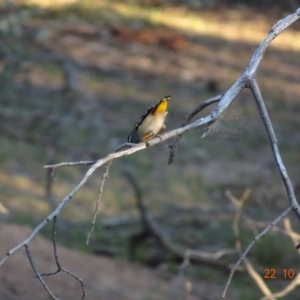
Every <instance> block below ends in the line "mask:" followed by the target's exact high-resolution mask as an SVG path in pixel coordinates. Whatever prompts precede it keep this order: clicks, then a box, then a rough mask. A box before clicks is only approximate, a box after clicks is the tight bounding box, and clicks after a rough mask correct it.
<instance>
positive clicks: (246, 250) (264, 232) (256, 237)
mask: <svg viewBox="0 0 300 300" xmlns="http://www.w3.org/2000/svg"><path fill="white" fill-rule="evenodd" d="M291 210H292V207H291V206H288V207H287V208H286V209H285V211H284V212H283V213H282V214H281V215H280V216H278V217H277V218H276V219H275V220H274V221H273V222H271V223H270V224H269V225H268V226H267V227H266V228H265V229H264V230H263V231H261V232H260V233H259V234H258V235H257V236H255V237H254V239H253V240H252V242H251V243H250V244H249V245H248V247H247V248H246V249H245V250H244V252H243V253H242V255H241V257H240V258H239V260H238V261H237V262H236V263H235V265H234V266H233V268H232V269H231V272H230V274H229V277H228V280H227V282H226V285H225V288H224V290H223V293H222V298H225V296H226V292H227V289H228V287H229V285H230V282H231V279H232V277H233V274H234V272H235V271H236V268H237V267H238V266H239V265H240V263H241V262H242V261H243V260H244V259H245V257H246V255H247V254H248V252H249V251H250V249H251V248H252V246H253V245H254V244H255V243H256V242H257V241H258V240H259V239H260V238H261V237H262V236H264V235H265V234H266V233H267V232H268V231H269V230H270V229H271V228H272V227H273V226H274V225H276V224H277V223H278V222H279V221H280V220H281V219H282V218H283V217H285V216H286V215H287V214H288V213H289V212H290V211H291Z"/></svg>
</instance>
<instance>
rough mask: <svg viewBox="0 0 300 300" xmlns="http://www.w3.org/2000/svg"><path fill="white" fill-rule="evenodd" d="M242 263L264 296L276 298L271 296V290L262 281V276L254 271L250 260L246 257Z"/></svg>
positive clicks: (271, 299) (271, 298)
mask: <svg viewBox="0 0 300 300" xmlns="http://www.w3.org/2000/svg"><path fill="white" fill-rule="evenodd" d="M244 265H245V267H246V270H247V271H248V273H249V275H250V276H251V277H252V278H253V280H254V281H255V283H256V284H257V286H258V287H259V288H260V290H261V291H262V292H263V293H264V294H265V295H266V296H268V297H269V298H268V299H270V300H276V298H275V297H273V296H272V292H271V291H270V289H269V288H268V286H267V285H266V283H265V282H264V280H263V279H262V277H261V276H260V275H259V274H258V273H257V272H256V270H255V269H254V268H253V266H252V264H251V263H250V261H249V260H248V259H247V258H245V259H244Z"/></svg>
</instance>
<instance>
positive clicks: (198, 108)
mask: <svg viewBox="0 0 300 300" xmlns="http://www.w3.org/2000/svg"><path fill="white" fill-rule="evenodd" d="M221 98H222V95H218V96H215V97H212V98H210V99H208V100H205V101H203V102H201V103H200V104H199V105H198V106H196V107H195V108H194V109H193V110H192V111H191V112H189V113H188V114H187V115H186V117H185V118H184V120H183V122H182V124H181V126H186V125H187V124H189V123H190V122H191V120H192V119H193V117H194V116H196V115H197V114H198V113H199V112H201V111H202V110H203V109H204V108H206V107H207V106H209V105H211V104H213V103H216V102H219V101H220V99H221ZM181 137H182V134H179V135H177V136H176V137H175V139H174V140H173V142H172V143H171V144H170V145H168V147H169V148H170V149H171V150H170V155H169V161H168V164H169V165H170V164H171V163H173V161H174V158H175V155H176V152H177V148H178V145H179V142H180V140H181Z"/></svg>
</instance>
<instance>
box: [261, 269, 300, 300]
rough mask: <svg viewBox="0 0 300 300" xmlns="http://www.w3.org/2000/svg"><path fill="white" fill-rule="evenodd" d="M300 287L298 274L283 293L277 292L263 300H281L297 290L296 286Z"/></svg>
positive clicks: (299, 275)
mask: <svg viewBox="0 0 300 300" xmlns="http://www.w3.org/2000/svg"><path fill="white" fill-rule="evenodd" d="M298 285H300V274H298V275H297V276H296V277H295V278H294V279H293V280H292V281H291V283H290V284H289V285H288V286H287V287H286V288H285V289H284V290H282V291H281V292H277V293H274V294H271V295H268V296H265V297H263V298H261V300H270V299H276V298H281V297H284V296H285V295H287V294H288V293H290V292H291V291H292V290H294V289H295V287H296V286H298Z"/></svg>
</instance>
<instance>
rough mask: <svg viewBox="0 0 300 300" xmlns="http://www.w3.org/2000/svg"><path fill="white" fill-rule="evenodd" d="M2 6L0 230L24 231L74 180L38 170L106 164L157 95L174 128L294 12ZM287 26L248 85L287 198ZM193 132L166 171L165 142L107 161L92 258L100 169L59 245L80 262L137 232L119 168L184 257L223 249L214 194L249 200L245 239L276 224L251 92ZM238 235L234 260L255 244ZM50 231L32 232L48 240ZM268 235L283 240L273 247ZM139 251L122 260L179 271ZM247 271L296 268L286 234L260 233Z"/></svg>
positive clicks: (31, 2)
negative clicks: (277, 153) (186, 251)
mask: <svg viewBox="0 0 300 300" xmlns="http://www.w3.org/2000/svg"><path fill="white" fill-rule="evenodd" d="M0 3H1V10H0V72H1V74H0V122H1V123H0V124H1V126H0V134H1V139H0V164H1V168H0V203H2V205H3V206H4V207H5V208H6V209H7V210H8V212H9V213H8V214H5V213H2V214H0V218H1V221H3V222H14V223H20V224H27V225H30V226H34V225H36V224H37V223H38V222H39V221H40V220H41V219H42V218H44V217H45V216H46V215H47V214H48V213H49V212H50V211H51V210H52V209H53V207H55V205H56V204H57V203H58V201H59V200H60V199H61V198H62V197H63V196H65V195H66V194H67V193H69V191H71V190H72V188H73V187H74V186H75V185H76V184H77V182H78V181H79V180H80V178H82V176H83V174H84V172H85V170H86V167H70V168H64V169H59V170H57V172H55V174H54V176H53V177H51V181H49V180H50V177H49V173H47V172H46V171H45V169H43V165H45V164H49V163H56V162H61V161H78V160H90V159H97V158H101V157H103V156H105V155H106V154H108V153H109V152H111V151H113V150H114V149H115V147H116V146H118V145H119V144H121V143H123V142H125V141H126V138H127V135H128V134H129V133H130V131H131V130H132V128H133V125H134V124H135V122H136V121H137V120H138V118H139V117H140V115H141V114H142V113H143V112H144V111H145V110H146V109H147V108H148V107H149V106H151V105H153V104H155V103H156V102H158V100H160V99H161V98H163V97H164V96H166V95H169V94H171V95H172V98H171V100H170V103H169V114H168V116H167V121H166V125H167V128H168V129H173V128H176V127H179V126H180V124H181V122H182V120H183V118H184V117H185V115H186V114H187V113H188V112H189V111H190V110H192V109H193V108H194V107H195V106H196V105H197V104H198V103H200V102H201V101H203V100H205V99H207V98H209V97H211V96H215V95H217V94H221V93H223V92H225V91H226V89H228V88H229V87H230V85H231V84H232V83H233V82H234V81H235V79H237V78H238V76H239V75H240V74H241V73H242V72H243V70H244V69H245V67H246V65H247V63H248V61H249V59H250V57H251V55H252V54H253V52H254V50H255V49H256V47H257V45H258V44H259V43H260V41H261V40H262V39H263V38H264V37H265V36H266V34H267V33H268V31H269V30H270V28H271V27H272V26H273V25H274V23H275V22H277V20H279V19H280V18H282V17H284V16H285V15H287V14H288V13H291V12H293V11H294V10H295V9H296V8H297V6H299V1H292V0H291V1H283V0H282V1H276V5H275V4H274V1H248V2H247V3H248V4H247V5H246V4H245V3H244V1H230V0H228V1H217V0H216V1H205V0H204V1H196V0H194V1H193V0H190V1H188V0H186V1H184V0H177V1H175V0H174V1H171V0H143V1H134V0H133V1H112V0H110V1H108V0H107V1H105V0H93V1H92V0H90V1H89V0H77V1H76V0H61V1H58V0H57V1H53V0H52V1H50V0H39V1H38V0H36V1H35V0H18V1H17V0H16V1H12V0H11V1H9V0H6V1H1V2H0ZM299 24H300V23H299V22H298V23H297V22H296V23H295V26H292V27H291V28H289V29H288V30H286V31H285V32H284V33H282V34H281V35H280V36H279V37H278V38H277V39H276V40H275V41H274V42H273V43H272V45H271V46H270V48H269V49H268V51H267V53H266V55H265V58H264V60H263V62H262V64H261V66H260V68H259V72H258V82H259V84H260V86H261V89H262V92H263V96H264V98H265V100H266V104H267V107H268V109H269V113H270V116H271V119H272V121H273V122H274V127H275V130H276V133H277V137H278V140H279V144H280V149H281V150H282V154H283V159H284V161H285V163H286V165H287V169H288V171H289V173H290V175H291V177H292V180H293V183H294V185H295V188H296V192H297V193H298V194H299V193H300V176H299V164H300V156H299V146H300V133H299V132H300V130H299V129H300V118H299V111H300V102H299V99H300V84H299V83H300V72H299V69H300V55H299V52H300V32H299V28H300V26H299ZM208 111H209V109H208V110H207V111H206V112H204V114H205V113H207V112H208ZM201 135H202V129H197V130H193V131H191V132H188V133H187V134H185V135H184V137H183V139H182V142H181V144H180V146H179V149H178V153H177V156H176V158H175V162H174V163H173V164H172V165H169V166H168V165H167V160H168V154H169V153H168V148H167V147H166V144H163V145H158V146H157V147H155V148H151V149H147V150H146V151H142V152H139V153H136V154H135V155H132V156H129V157H126V158H122V159H120V160H118V161H115V162H114V164H113V165H112V167H111V170H110V177H109V179H108V181H107V182H106V185H105V189H104V193H103V197H102V200H101V204H100V211H99V218H98V221H97V224H96V228H95V231H94V235H93V237H92V240H91V246H90V247H86V246H85V237H86V234H87V232H88V230H89V227H90V222H91V220H92V214H93V211H94V206H95V202H96V200H97V197H98V190H99V186H100V182H101V178H102V173H101V170H100V171H98V172H97V173H96V174H95V175H94V176H93V177H92V179H91V180H90V181H89V182H88V183H87V184H86V185H85V187H84V188H83V189H82V190H81V191H80V192H79V193H78V194H77V195H76V197H75V198H74V199H72V201H70V203H68V205H67V206H66V207H65V208H64V210H63V211H62V214H61V219H62V222H61V223H60V225H61V230H62V231H63V232H64V234H62V235H61V236H59V234H58V239H59V240H60V242H61V243H64V244H65V245H67V246H68V247H72V248H77V249H81V250H83V251H89V252H92V253H97V254H103V255H104V254H105V255H109V256H113V257H119V258H123V259H127V258H128V257H129V256H130V255H129V252H130V251H129V250H128V249H129V248H130V245H131V244H130V243H131V241H132V237H133V236H135V235H136V234H138V233H139V232H140V231H141V228H142V224H141V222H140V221H139V210H138V208H137V205H136V199H135V197H134V190H133V188H132V187H131V185H130V184H129V183H128V181H127V180H126V178H125V177H124V174H123V171H124V170H125V171H127V172H130V174H131V175H132V176H133V177H134V178H135V179H136V181H137V183H138V185H139V188H140V189H141V192H142V196H143V199H144V201H145V205H146V206H147V208H148V210H149V212H150V213H151V214H152V215H153V216H154V217H155V219H156V220H157V222H158V224H159V226H161V229H162V231H163V232H165V234H167V235H168V237H169V238H170V239H171V240H172V241H173V242H174V243H176V244H178V245H181V246H182V247H184V248H193V249H199V250H202V251H208V252H214V251H218V250H220V249H223V248H234V234H233V231H232V221H233V217H234V214H235V208H234V206H233V205H232V203H231V202H230V201H229V199H228V197H226V196H225V191H226V190H230V191H231V193H232V194H234V195H235V196H236V197H238V198H239V197H240V196H241V195H242V194H243V192H244V191H245V190H246V189H247V188H248V189H250V190H251V193H250V196H249V199H248V200H247V201H246V204H245V207H244V209H243V211H244V213H245V214H246V215H247V216H248V217H249V218H252V219H253V220H254V221H255V222H257V224H258V225H257V229H259V228H261V227H260V225H259V224H261V223H268V222H270V221H271V220H273V219H274V218H275V217H276V216H277V214H278V213H279V212H280V211H282V209H283V208H285V207H286V205H287V197H286V195H285V190H284V186H283V184H282V183H281V180H280V176H279V174H278V172H277V169H276V165H275V163H274V161H273V158H272V153H271V149H270V147H269V144H268V141H267V137H266V134H265V132H264V128H263V126H262V122H261V120H260V118H259V115H258V113H257V109H256V106H255V103H254V101H253V99H252V97H251V95H250V93H249V92H248V91H243V92H242V94H241V95H240V96H239V97H238V98H237V99H236V101H234V103H233V104H232V105H231V107H230V109H229V111H228V113H227V114H226V115H225V116H224V117H223V118H222V120H221V121H220V122H219V124H218V125H217V126H216V127H215V128H214V129H213V130H212V133H211V134H210V135H209V136H208V137H207V138H206V139H204V140H202V139H201ZM102 171H104V170H102ZM294 219H295V218H294V216H293V215H292V218H291V221H292V224H294V223H296V224H297V226H299V225H298V223H297V220H294ZM295 221H296V222H295ZM259 222H260V223H259ZM240 227H241V228H240V230H241V232H242V233H243V234H242V245H243V247H245V246H246V245H247V244H248V243H249V242H250V241H251V239H252V238H253V236H254V234H255V232H254V231H253V230H252V229H251V228H250V227H249V224H247V222H245V221H244V219H242V221H241V225H240ZM50 231H51V227H49V228H45V230H44V231H43V233H44V234H45V235H46V236H47V237H49V236H50V235H49V233H50ZM279 238H280V239H281V240H282V241H285V240H286V241H287V242H286V243H281V242H280V243H278V239H279ZM283 246H285V247H283ZM136 247H137V249H135V251H134V253H135V255H134V257H131V258H132V259H134V260H137V261H139V262H141V263H143V264H148V265H151V266H153V267H156V266H159V265H161V264H162V263H167V265H168V267H169V268H170V272H174V273H175V272H176V268H173V266H174V264H178V261H176V259H175V260H174V257H172V255H170V254H168V252H167V251H166V250H165V249H162V247H160V245H158V243H157V242H155V241H153V240H151V239H149V238H148V239H147V238H146V239H145V240H143V241H142V242H141V243H139V244H138V245H136ZM287 248H289V250H290V251H288V249H287ZM270 252H272V253H273V255H270ZM274 252H276V255H275V254H274ZM279 258H280V259H279ZM250 259H251V260H253V261H254V262H255V263H256V265H257V266H258V269H259V270H260V272H261V274H262V272H263V271H262V270H263V269H264V268H266V267H271V266H273V267H279V268H280V267H281V266H283V265H284V267H285V268H288V267H293V266H294V265H295V260H297V259H298V257H297V253H296V251H295V250H294V249H293V245H292V243H291V242H290V241H289V240H288V239H287V238H286V237H284V236H283V235H281V234H279V233H278V232H277V233H276V232H271V233H269V234H268V236H267V237H266V238H264V239H262V240H261V241H260V243H258V244H257V245H256V246H255V247H254V248H253V251H252V252H251V253H250ZM232 262H235V259H232ZM194 271H195V272H194V273H195V274H193V276H196V278H197V276H200V277H201V276H203V277H205V278H207V279H210V278H211V280H214V281H215V282H220V283H221V284H222V283H223V281H224V278H226V276H227V273H226V272H224V273H221V274H219V273H218V272H217V271H215V270H214V269H212V270H211V269H209V268H207V269H205V271H203V273H201V274H200V272H199V270H198V271H197V267H195V269H194ZM217 273H218V274H217ZM239 278H240V279H237V281H238V282H237V284H235V288H236V289H237V290H238V291H239V293H240V295H242V296H240V297H242V298H240V299H254V298H255V297H257V295H260V292H259V291H258V289H257V288H253V287H254V286H255V283H253V282H251V281H250V282H249V283H248V282H247V286H246V285H245V284H242V282H243V280H244V281H245V280H246V278H247V275H246V274H244V275H243V276H240V277H239ZM248 281H249V280H248ZM270 284H271V286H272V284H274V285H276V284H278V281H277V282H276V283H275V282H274V283H273V282H270ZM280 284H281V283H280ZM238 285H239V287H238ZM246 295H247V296H246ZM295 295H299V293H298V294H297V293H296V291H294V296H295ZM247 297H248V298H247ZM286 299H290V298H286Z"/></svg>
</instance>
